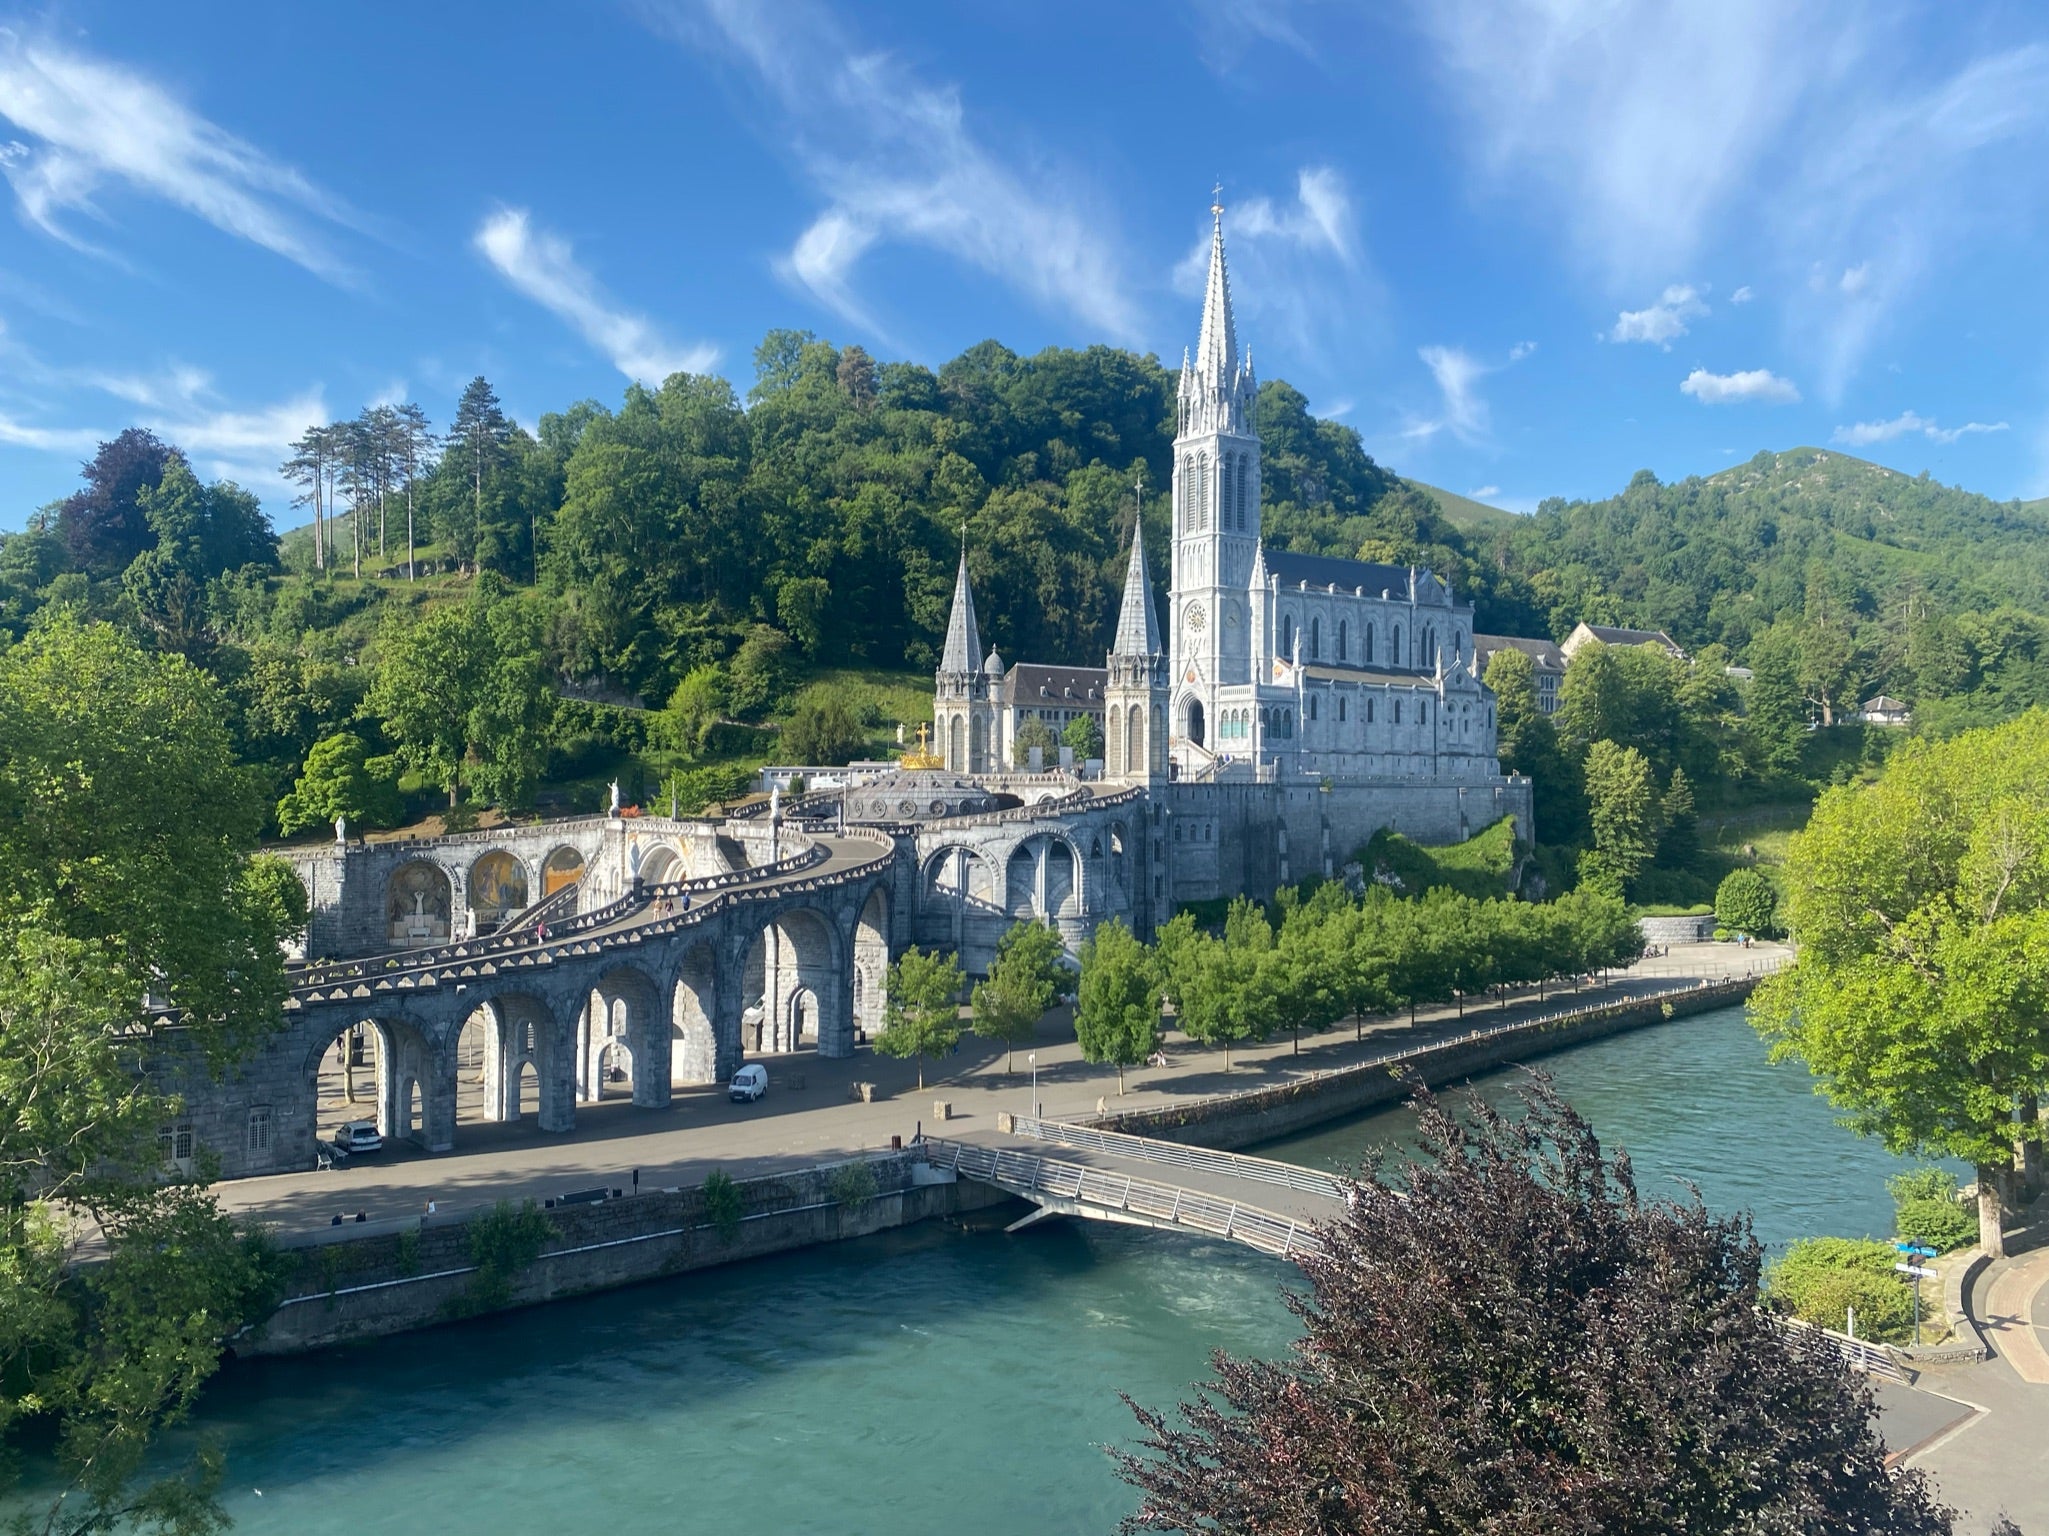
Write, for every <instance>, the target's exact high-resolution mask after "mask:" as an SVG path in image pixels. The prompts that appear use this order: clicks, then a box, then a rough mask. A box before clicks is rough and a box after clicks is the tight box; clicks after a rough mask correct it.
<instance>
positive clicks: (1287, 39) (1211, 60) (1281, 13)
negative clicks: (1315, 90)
mask: <svg viewBox="0 0 2049 1536" xmlns="http://www.w3.org/2000/svg"><path fill="white" fill-rule="evenodd" d="M1290 9H1291V7H1289V6H1288V5H1287V4H1285V3H1283V0H1193V3H1192V4H1191V5H1190V6H1189V13H1190V15H1191V17H1192V18H1193V20H1194V22H1195V35H1196V39H1197V41H1198V43H1199V44H1200V46H1201V50H1202V57H1203V62H1204V63H1206V64H1207V65H1209V67H1210V68H1211V69H1213V70H1215V71H1216V72H1217V73H1219V74H1223V73H1225V72H1226V71H1228V70H1229V69H1230V68H1231V66H1232V65H1234V64H1236V63H1237V62H1238V60H1239V59H1240V58H1241V57H1242V56H1243V55H1244V53H1245V50H1246V49H1247V48H1249V47H1251V46H1252V45H1253V44H1255V43H1262V42H1264V43H1278V44H1279V45H1280V46H1281V47H1283V48H1288V49H1292V50H1293V51H1294V52H1296V53H1299V54H1301V55H1302V56H1303V57H1304V58H1308V59H1314V58H1315V57H1316V52H1315V50H1314V49H1313V48H1312V47H1311V46H1310V43H1309V40H1308V39H1307V38H1306V37H1304V36H1303V35H1302V32H1301V30H1300V29H1299V28H1298V27H1297V26H1296V25H1295V22H1294V18H1293V17H1292V16H1291V15H1290V14H1289V12H1290Z"/></svg>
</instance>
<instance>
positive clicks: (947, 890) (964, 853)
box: [919, 843, 997, 909]
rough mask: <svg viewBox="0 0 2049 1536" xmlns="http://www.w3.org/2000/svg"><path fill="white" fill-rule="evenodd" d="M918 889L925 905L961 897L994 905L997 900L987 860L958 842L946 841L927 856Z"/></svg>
mask: <svg viewBox="0 0 2049 1536" xmlns="http://www.w3.org/2000/svg"><path fill="white" fill-rule="evenodd" d="M919 890H920V893H921V896H922V899H923V902H924V904H925V906H926V907H927V908H928V909H930V908H940V907H947V906H951V905H953V904H954V903H956V902H961V901H966V902H969V903H976V904H981V905H984V906H988V907H990V908H994V907H995V906H996V901H997V891H996V874H995V871H994V870H992V869H991V868H990V865H989V861H988V860H987V859H985V858H984V857H983V856H982V855H981V854H979V853H977V852H976V851H975V850H974V849H972V848H964V847H962V846H961V845H960V844H958V843H949V844H947V845H946V846H945V847H944V848H940V849H937V850H935V851H934V852H932V853H930V854H928V855H927V856H926V858H925V875H924V878H923V879H922V880H921V881H920V882H919Z"/></svg>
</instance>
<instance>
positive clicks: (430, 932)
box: [384, 859, 455, 944]
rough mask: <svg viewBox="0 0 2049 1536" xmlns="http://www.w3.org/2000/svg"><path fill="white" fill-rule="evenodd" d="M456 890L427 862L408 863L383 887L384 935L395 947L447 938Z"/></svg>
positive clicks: (442, 874)
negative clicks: (396, 945)
mask: <svg viewBox="0 0 2049 1536" xmlns="http://www.w3.org/2000/svg"><path fill="white" fill-rule="evenodd" d="M454 911H455V888H454V886H452V885H451V884H450V883H449V880H448V873H447V871H445V870H444V869H442V868H441V866H440V865H438V864H436V863H434V862H432V861H431V860H428V859H408V860H406V861H405V863H403V864H401V865H399V867H398V868H397V869H394V870H393V871H392V872H391V878H390V879H389V880H387V881H385V883H384V915H385V933H386V937H388V938H389V939H390V940H391V942H392V943H394V944H439V943H441V942H443V941H445V940H446V939H447V938H448V937H449V920H450V918H451V917H452V916H453V914H454Z"/></svg>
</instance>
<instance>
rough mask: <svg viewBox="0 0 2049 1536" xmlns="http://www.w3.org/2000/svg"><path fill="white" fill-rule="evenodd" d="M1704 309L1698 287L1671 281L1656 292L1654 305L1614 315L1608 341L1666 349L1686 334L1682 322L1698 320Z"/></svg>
mask: <svg viewBox="0 0 2049 1536" xmlns="http://www.w3.org/2000/svg"><path fill="white" fill-rule="evenodd" d="M1707 312H1708V307H1707V301H1706V300H1705V299H1704V298H1703V297H1702V296H1701V290H1700V289H1698V288H1696V287H1694V286H1693V285H1692V284H1691V283H1674V284H1673V285H1672V286H1671V287H1669V288H1667V289H1666V290H1665V291H1664V293H1662V294H1661V295H1659V297H1658V301H1657V302H1656V303H1655V304H1651V305H1648V306H1646V307H1645V308H1643V309H1625V310H1623V311H1622V313H1621V314H1619V315H1617V316H1616V317H1615V327H1614V329H1613V330H1611V331H1609V332H1608V340H1610V341H1644V342H1649V343H1650V344H1651V345H1653V346H1659V347H1663V348H1664V349H1665V350H1666V351H1667V352H1669V351H1671V350H1672V341H1673V339H1674V338H1675V337H1679V336H1684V335H1685V334H1686V322H1687V321H1689V320H1698V319H1700V318H1701V317H1703V316H1704V315H1706V314H1707Z"/></svg>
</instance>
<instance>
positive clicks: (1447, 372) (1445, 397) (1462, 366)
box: [1401, 341, 1537, 445]
mask: <svg viewBox="0 0 2049 1536" xmlns="http://www.w3.org/2000/svg"><path fill="white" fill-rule="evenodd" d="M1536 350H1537V344H1536V343H1535V342H1534V341H1521V342H1517V343H1516V344H1515V345H1514V346H1513V347H1511V348H1509V350H1508V356H1507V358H1506V359H1505V360H1504V361H1502V362H1498V363H1495V362H1488V361H1487V360H1485V359H1484V358H1479V357H1475V356H1474V355H1473V354H1472V353H1470V352H1468V351H1467V350H1466V349H1465V348H1463V347H1444V346H1430V347H1421V348H1419V349H1418V350H1417V352H1416V356H1418V357H1419V358H1421V359H1422V360H1423V366H1424V367H1426V368H1428V369H1429V370H1430V378H1431V381H1432V382H1433V383H1435V384H1436V386H1437V395H1438V408H1437V410H1436V411H1435V412H1434V413H1433V414H1431V415H1428V416H1411V417H1410V418H1409V420H1408V421H1407V423H1406V424H1405V425H1404V426H1403V427H1402V431H1401V435H1402V436H1403V437H1404V438H1406V439H1408V440H1409V441H1410V442H1427V441H1429V440H1430V439H1431V438H1434V437H1436V436H1437V435H1438V434H1439V433H1443V432H1449V433H1450V434H1451V435H1452V436H1453V437H1455V438H1457V439H1458V440H1459V441H1460V442H1462V443H1465V444H1468V445H1471V444H1475V443H1481V442H1484V441H1486V439H1487V437H1488V434H1489V433H1490V431H1491V430H1492V426H1493V416H1492V413H1491V412H1490V411H1489V410H1488V407H1487V402H1486V400H1485V399H1484V398H1483V397H1482V396H1481V394H1480V381H1481V380H1483V379H1485V378H1486V377H1487V375H1489V374H1490V373H1499V372H1501V371H1502V370H1503V369H1504V368H1511V367H1513V366H1514V365H1515V364H1517V363H1519V362H1521V361H1522V360H1523V359H1524V358H1526V357H1528V356H1529V355H1530V354H1531V353H1532V352H1534V351H1536Z"/></svg>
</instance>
